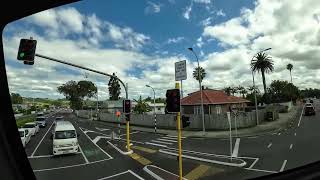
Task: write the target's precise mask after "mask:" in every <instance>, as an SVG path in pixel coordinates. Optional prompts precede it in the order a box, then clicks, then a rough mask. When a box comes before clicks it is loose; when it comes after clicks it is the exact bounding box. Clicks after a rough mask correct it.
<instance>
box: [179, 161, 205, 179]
mask: <svg viewBox="0 0 320 180" xmlns="http://www.w3.org/2000/svg"><path fill="white" fill-rule="evenodd" d="M209 169H210V166H206V165H203V164H200V165H199V166H198V167H196V168H195V169H193V170H192V171H190V172H189V173H188V174H187V175H186V176H184V178H186V179H188V180H195V179H199V178H200V177H201V176H202V175H203V174H204V173H206V172H207V171H208V170H209Z"/></svg>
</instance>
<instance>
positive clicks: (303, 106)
mask: <svg viewBox="0 0 320 180" xmlns="http://www.w3.org/2000/svg"><path fill="white" fill-rule="evenodd" d="M303 110H304V106H303V107H302V111H301V115H300V119H299V123H298V127H300V122H301V119H302V114H303Z"/></svg>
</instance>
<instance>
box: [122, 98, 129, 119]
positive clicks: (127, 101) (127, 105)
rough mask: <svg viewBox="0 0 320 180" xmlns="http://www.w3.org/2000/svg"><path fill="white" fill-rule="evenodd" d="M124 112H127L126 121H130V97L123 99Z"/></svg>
mask: <svg viewBox="0 0 320 180" xmlns="http://www.w3.org/2000/svg"><path fill="white" fill-rule="evenodd" d="M122 107H123V113H124V114H125V117H126V121H130V112H131V101H130V100H128V99H125V100H123V106H122Z"/></svg>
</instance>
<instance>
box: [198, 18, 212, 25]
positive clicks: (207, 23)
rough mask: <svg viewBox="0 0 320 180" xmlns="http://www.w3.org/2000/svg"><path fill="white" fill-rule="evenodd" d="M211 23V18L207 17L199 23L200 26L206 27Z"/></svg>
mask: <svg viewBox="0 0 320 180" xmlns="http://www.w3.org/2000/svg"><path fill="white" fill-rule="evenodd" d="M211 23H212V17H208V18H206V19H204V20H202V21H201V22H200V24H201V25H202V26H208V25H210V24H211Z"/></svg>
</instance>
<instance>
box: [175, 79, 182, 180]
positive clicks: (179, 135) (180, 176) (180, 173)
mask: <svg viewBox="0 0 320 180" xmlns="http://www.w3.org/2000/svg"><path fill="white" fill-rule="evenodd" d="M176 89H180V85H179V83H176ZM180 111H181V109H180ZM180 120H181V118H180V112H178V114H177V126H178V149H179V179H180V180H182V149H181V122H180Z"/></svg>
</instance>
